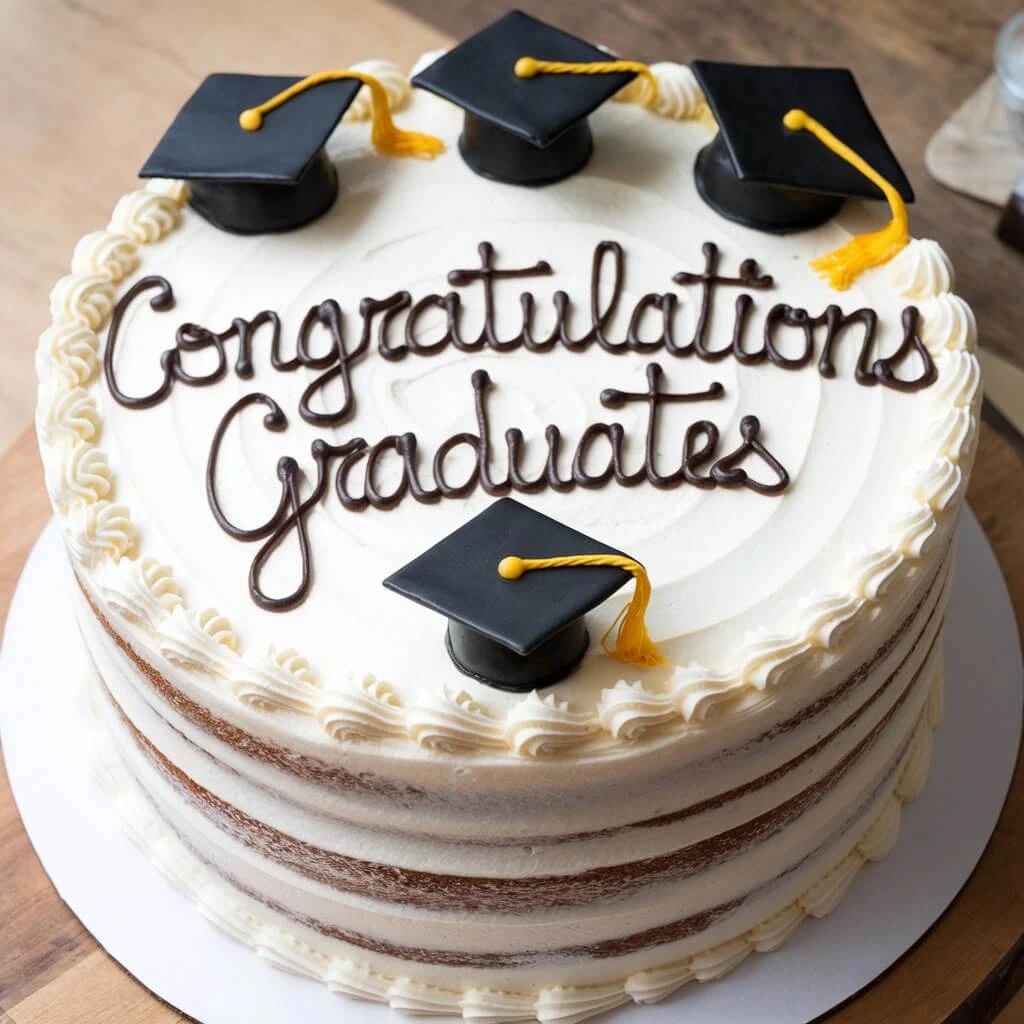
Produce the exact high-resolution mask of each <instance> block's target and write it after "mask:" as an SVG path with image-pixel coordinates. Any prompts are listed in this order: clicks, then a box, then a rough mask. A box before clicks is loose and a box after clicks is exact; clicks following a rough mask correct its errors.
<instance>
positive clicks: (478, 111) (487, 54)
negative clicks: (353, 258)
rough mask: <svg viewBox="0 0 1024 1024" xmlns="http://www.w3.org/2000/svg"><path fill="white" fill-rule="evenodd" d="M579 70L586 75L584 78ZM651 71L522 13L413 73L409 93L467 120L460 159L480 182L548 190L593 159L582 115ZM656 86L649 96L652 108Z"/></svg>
mask: <svg viewBox="0 0 1024 1024" xmlns="http://www.w3.org/2000/svg"><path fill="white" fill-rule="evenodd" d="M584 68H585V69H586V70H583V69H584ZM637 74H644V75H645V76H647V77H649V78H650V81H651V83H652V84H653V83H654V79H653V76H651V73H650V71H649V70H648V69H647V68H646V67H645V66H644V65H642V64H637V63H635V62H633V61H618V60H609V57H608V54H607V53H606V52H605V51H603V50H599V49H598V48H597V47H596V46H591V44H590V43H587V42H585V41H584V40H582V39H579V38H578V37H576V36H572V35H569V34H568V33H567V32H562V31H561V30H559V29H557V28H553V27H552V26H551V25H548V24H545V23H544V22H543V21H539V20H538V19H537V18H533V17H531V16H530V15H528V14H524V13H523V12H522V11H510V12H509V13H508V14H506V15H505V16H504V17H502V18H499V19H498V20H497V21H496V22H494V23H493V24H492V25H489V26H488V27H487V28H485V29H483V30H482V31H480V32H478V33H477V34H476V35H474V36H470V38H468V39H466V40H464V41H463V42H462V43H460V44H459V45H458V46H456V47H455V48H454V49H452V50H449V51H448V52H447V53H446V54H444V55H443V56H441V57H439V58H438V59H437V60H436V61H434V62H433V63H432V64H430V65H428V66H427V67H426V68H424V69H423V70H422V71H420V72H419V73H418V74H416V75H415V76H413V79H412V84H413V85H415V86H418V87H419V88H421V89H427V90H428V91H430V92H432V93H435V94H436V95H438V96H441V97H442V98H443V99H446V100H450V101H451V102H452V103H454V104H456V105H457V106H459V107H461V108H462V109H463V110H464V111H465V120H464V122H463V129H462V135H461V137H460V139H459V152H460V153H461V154H462V158H463V160H465V161H466V163H467V164H468V165H469V167H470V168H471V169H472V170H473V171H475V172H476V173H477V174H481V175H483V176H484V177H485V178H493V179H495V180H496V181H503V182H508V183H510V184H515V185H547V184H550V183H552V182H556V181H560V180H561V179H563V178H567V177H569V176H570V175H572V174H575V173H576V172H577V171H578V170H580V169H581V168H582V167H583V166H584V165H585V164H586V163H587V161H588V160H589V159H590V155H591V153H592V151H593V138H592V136H591V133H590V127H589V126H588V124H587V115H588V114H591V113H592V112H593V111H594V110H596V109H597V108H598V107H599V106H600V105H601V104H602V103H604V102H605V100H607V99H609V98H610V97H612V96H613V95H614V94H615V93H616V92H618V91H619V90H620V89H622V88H623V87H624V86H626V85H628V84H629V83H630V82H631V81H632V80H633V79H634V78H635V77H636V75H637ZM656 94H657V87H656V86H654V88H653V89H651V90H648V91H647V96H648V97H649V98H650V101H651V102H653V97H654V96H655V95H656Z"/></svg>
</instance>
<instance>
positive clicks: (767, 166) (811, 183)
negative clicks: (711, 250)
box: [691, 60, 914, 202]
mask: <svg viewBox="0 0 1024 1024" xmlns="http://www.w3.org/2000/svg"><path fill="white" fill-rule="evenodd" d="M691 66H692V68H693V72H694V74H695V75H696V76H697V80H698V82H699V83H700V85H701V88H702V89H703V90H704V95H705V96H706V98H707V101H708V103H709V105H710V106H711V109H712V111H713V113H714V115H715V120H716V121H717V122H718V128H719V131H720V133H721V135H722V138H723V139H724V141H725V144H726V146H727V147H728V151H729V156H730V157H731V159H732V163H733V165H734V168H735V171H736V176H737V177H738V178H740V179H741V180H743V181H752V182H760V183H762V184H766V185H775V186H778V187H780V188H787V189H796V190H798V191H803V192H817V193H826V194H829V195H837V196H851V197H853V196H860V197H863V198H865V199H881V198H882V193H881V192H880V191H879V189H878V188H876V187H875V185H873V184H872V183H871V182H870V181H868V179H867V178H865V177H864V176H863V175H862V174H860V173H859V172H858V171H857V170H855V169H854V168H853V167H851V166H850V165H849V164H848V163H846V161H845V160H843V159H842V158H841V157H840V156H837V155H836V154H835V153H833V152H831V151H830V150H829V149H827V148H826V147H825V146H823V145H822V144H821V143H820V142H819V141H818V140H817V139H816V138H815V137H814V136H813V135H811V134H810V133H809V132H801V131H797V132H791V131H789V130H787V129H786V128H785V126H784V125H783V123H782V119H783V117H785V115H786V113H787V112H788V111H790V110H792V109H794V108H797V109H802V110H805V111H806V112H807V113H808V114H809V115H810V116H811V117H813V118H815V119H816V120H817V121H820V122H821V124H823V125H824V126H825V127H826V128H827V129H828V130H829V131H830V132H832V134H833V135H835V136H836V137H837V138H838V139H840V140H841V141H842V142H844V143H845V144H846V145H847V146H849V147H850V149H852V150H853V151H854V152H855V153H858V154H859V155H860V156H862V157H863V158H864V159H865V160H866V161H867V162H868V163H869V164H870V165H871V166H872V167H873V168H874V169H875V170H876V171H877V172H878V173H879V174H880V175H881V176H882V177H883V178H885V179H886V180H887V181H888V182H889V183H890V184H891V185H892V186H893V187H894V188H895V189H896V190H897V191H898V192H899V193H900V195H901V196H902V197H903V199H904V200H905V201H906V202H913V199H914V192H913V189H912V188H911V186H910V182H909V181H908V180H907V176H906V175H905V174H904V173H903V169H902V168H901V167H900V165H899V162H898V161H897V159H896V157H895V156H894V155H893V152H892V150H891V149H890V148H889V144H888V143H887V142H886V140H885V137H884V136H883V135H882V132H881V129H880V128H879V127H878V125H877V124H876V123H875V119H874V118H873V117H872V116H871V111H870V110H868V107H867V104H866V103H865V102H864V97H863V96H862V95H861V92H860V89H859V88H858V87H857V82H856V80H855V79H854V77H853V75H852V74H851V73H850V72H849V71H848V70H847V69H846V68H801V67H760V66H757V65H752V64H719V63H716V62H714V61H706V60H699V61H694V62H693V64H692V65H691Z"/></svg>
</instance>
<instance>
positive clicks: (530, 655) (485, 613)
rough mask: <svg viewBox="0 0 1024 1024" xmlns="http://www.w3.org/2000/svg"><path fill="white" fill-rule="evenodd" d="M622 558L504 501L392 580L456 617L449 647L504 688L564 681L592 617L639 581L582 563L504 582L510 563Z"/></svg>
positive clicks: (391, 584)
mask: <svg viewBox="0 0 1024 1024" xmlns="http://www.w3.org/2000/svg"><path fill="white" fill-rule="evenodd" d="M589 554H600V555H605V554H610V555H617V556H622V552H620V551H616V550H615V549H614V548H611V547H609V546H608V545H606V544H601V543H600V542H599V541H596V540H594V539H593V538H592V537H588V536H586V534H583V533H579V532H578V531H576V530H573V529H570V528H569V527H568V526H564V525H563V524H562V523H559V522H557V521H556V520H554V519H551V518H549V517H548V516H545V515H542V514H541V513H540V512H535V511H534V510H533V509H530V508H527V507H526V506H525V505H522V504H520V503H519V502H518V501H514V500H513V499H512V498H502V499H500V500H499V501H496V502H495V503H494V504H493V505H491V506H490V507H489V508H488V509H486V510H485V511H484V512H481V513H480V515H478V516H476V517H475V518H474V519H471V520H470V521H469V522H468V523H466V525H465V526H462V527H461V528H460V529H458V530H456V531H455V532H454V533H452V534H449V536H447V537H445V538H444V540H442V541H440V543H438V544H435V545H434V547H432V548H430V550H429V551H426V552H424V553H423V554H422V555H420V556H419V557H418V558H416V559H414V560H413V561H412V562H410V563H409V564H408V565H406V566H405V567H404V568H402V569H399V570H398V572H396V573H395V574H394V575H392V576H390V577H388V579H386V580H385V581H384V586H385V587H388V588H389V589H391V590H394V591H396V592H397V593H399V594H402V595H403V596H404V597H408V598H410V599H411V600H413V601H417V602H418V603H419V604H422V605H426V606H427V607H428V608H432V609H433V610H434V611H436V612H440V613H441V614H442V615H444V616H446V617H447V619H448V634H447V638H446V643H447V646H448V653H449V654H450V655H451V658H452V661H454V662H455V665H456V667H457V668H458V669H460V671H462V672H464V673H466V675H469V676H473V677H474V678H476V679H479V680H481V681H482V682H485V683H488V684H489V685H491V686H495V687H497V688H499V689H502V690H515V691H527V690H534V689H538V688H539V687H542V686H547V685H549V684H551V683H555V682H557V681H558V680H559V679H562V678H564V677H565V676H567V675H568V674H569V673H570V672H572V670H573V669H574V668H575V667H576V666H577V665H578V664H579V662H580V659H581V658H582V657H583V655H584V653H585V652H586V649H587V646H588V637H587V629H586V624H585V622H584V618H583V616H584V615H585V614H586V613H587V612H588V611H590V610H591V609H592V608H595V607H596V606H597V605H599V604H600V603H601V602H602V601H604V600H605V599H606V598H608V597H610V596H611V595H612V594H614V593H615V591H616V590H618V589H619V588H620V587H621V586H622V585H623V584H625V583H627V582H628V581H629V580H630V579H631V575H630V573H629V572H628V571H626V570H625V569H622V568H618V567H614V566H574V567H572V568H553V569H550V570H547V571H544V572H526V573H523V574H522V575H521V576H519V577H518V578H514V579H513V578H503V577H502V575H501V574H500V573H499V568H498V567H499V564H500V563H501V562H502V560H503V559H505V558H507V557H508V556H510V555H512V556H529V557H530V558H536V559H539V558H546V557H554V556H565V555H589Z"/></svg>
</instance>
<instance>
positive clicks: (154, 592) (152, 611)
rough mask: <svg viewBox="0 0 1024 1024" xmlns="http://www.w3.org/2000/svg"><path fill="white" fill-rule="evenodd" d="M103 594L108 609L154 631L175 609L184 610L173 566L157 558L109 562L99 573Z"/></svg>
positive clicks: (123, 559) (124, 559)
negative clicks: (162, 562)
mask: <svg viewBox="0 0 1024 1024" xmlns="http://www.w3.org/2000/svg"><path fill="white" fill-rule="evenodd" d="M100 593H101V594H102V595H103V598H104V600H105V601H106V602H107V605H108V607H110V608H112V609H113V610H114V611H115V612H117V613H118V614H119V615H121V616H122V617H123V618H125V619H127V620H128V621H129V622H131V623H134V624H135V625H138V626H143V627H145V628H146V629H148V630H150V631H151V632H155V631H156V630H157V629H159V627H160V623H161V622H162V621H163V620H164V619H165V618H167V617H168V616H171V615H173V613H174V611H175V609H177V608H182V609H184V601H183V599H182V597H181V594H180V593H179V592H178V585H177V584H176V583H175V582H174V577H173V575H172V574H171V570H170V567H169V566H166V565H161V564H160V563H159V562H158V561H157V560H156V559H155V558H122V559H121V560H120V561H118V562H107V563H106V564H105V565H104V566H103V567H102V570H101V573H100Z"/></svg>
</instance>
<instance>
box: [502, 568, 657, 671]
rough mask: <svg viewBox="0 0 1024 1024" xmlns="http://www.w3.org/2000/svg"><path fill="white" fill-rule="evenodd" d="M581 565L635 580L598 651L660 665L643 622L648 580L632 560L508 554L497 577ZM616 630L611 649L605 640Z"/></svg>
mask: <svg viewBox="0 0 1024 1024" xmlns="http://www.w3.org/2000/svg"><path fill="white" fill-rule="evenodd" d="M581 565H598V566H612V567H613V568H616V569H625V570H626V572H628V573H631V574H632V576H633V578H634V579H635V580H636V587H635V588H634V590H633V598H632V600H631V601H630V602H629V604H628V605H626V607H625V608H623V609H622V611H621V612H619V614H618V615H617V616H616V617H615V621H614V622H613V623H612V624H611V625H610V626H609V627H608V630H607V631H606V632H605V634H604V636H603V637H601V648H602V650H603V651H604V652H605V654H607V655H609V656H610V657H612V658H617V659H618V660H619V661H624V662H626V663H627V664H629V665H639V666H641V667H642V668H652V667H653V666H655V665H663V664H664V663H665V657H664V655H663V654H662V653H661V651H659V650H658V648H657V647H655V646H654V641H653V640H651V638H650V636H648V634H647V623H646V622H645V621H644V616H645V615H646V614H647V605H648V604H650V601H651V581H650V578H649V577H648V575H647V570H646V569H645V568H644V567H643V566H642V565H641V564H640V563H639V562H637V561H636V560H635V559H632V558H627V557H626V556H625V555H565V556H562V557H560V558H519V557H518V556H516V555H509V556H508V557H507V558H503V559H502V560H501V561H500V562H499V563H498V575H499V576H501V577H502V578H503V579H506V580H517V579H519V577H520V576H522V575H523V573H524V572H529V571H531V570H532V569H565V568H575V567H577V566H581ZM616 627H618V634H617V635H616V637H615V645H614V647H612V646H609V643H608V638H609V637H610V636H611V634H612V632H613V631H614V630H615V628H616Z"/></svg>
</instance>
